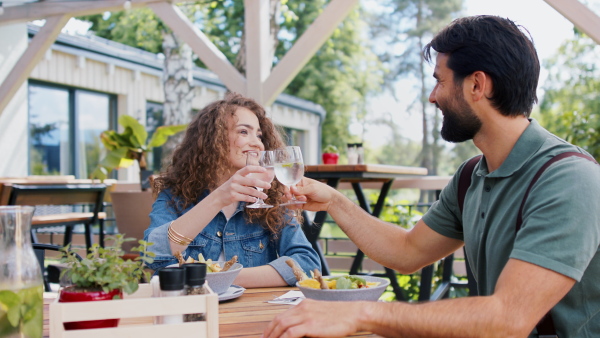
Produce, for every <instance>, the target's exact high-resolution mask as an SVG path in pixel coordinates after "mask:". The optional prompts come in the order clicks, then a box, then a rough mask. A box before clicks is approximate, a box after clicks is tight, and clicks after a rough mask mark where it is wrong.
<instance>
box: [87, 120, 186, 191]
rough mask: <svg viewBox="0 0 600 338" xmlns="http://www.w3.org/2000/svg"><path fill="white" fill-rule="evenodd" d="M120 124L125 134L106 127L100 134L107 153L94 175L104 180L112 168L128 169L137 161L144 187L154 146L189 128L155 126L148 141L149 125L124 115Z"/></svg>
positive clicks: (182, 125)
mask: <svg viewBox="0 0 600 338" xmlns="http://www.w3.org/2000/svg"><path fill="white" fill-rule="evenodd" d="M119 124H120V125H122V126H123V127H124V128H125V130H124V131H123V132H122V133H118V132H117V131H115V130H106V131H104V132H102V133H101V134H100V140H101V141H102V144H104V147H105V148H106V150H108V153H107V154H106V157H105V158H104V159H103V160H102V161H100V163H99V164H98V166H97V167H96V169H94V171H93V172H92V174H91V177H92V178H99V179H101V180H104V179H106V178H107V176H108V174H109V173H110V171H111V170H113V169H118V168H127V167H129V166H131V165H132V164H133V163H134V162H135V161H137V162H138V165H139V167H140V182H142V186H143V187H144V185H143V182H144V181H147V178H148V176H149V175H151V174H152V173H151V172H148V170H146V168H147V167H148V165H147V162H146V154H147V153H148V152H149V151H150V150H152V148H154V147H160V146H162V145H163V144H164V143H165V142H167V140H168V138H169V137H170V136H173V135H175V134H177V133H179V132H181V131H183V130H184V129H185V128H186V127H187V125H186V124H180V125H175V126H161V127H158V128H156V131H155V132H154V134H152V138H151V139H150V140H148V132H147V131H146V128H145V127H144V126H143V125H142V124H141V123H139V122H138V121H137V120H136V119H135V118H133V117H132V116H129V115H122V116H121V117H119ZM142 190H145V189H142Z"/></svg>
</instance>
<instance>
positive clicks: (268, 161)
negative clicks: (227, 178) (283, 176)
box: [246, 150, 275, 208]
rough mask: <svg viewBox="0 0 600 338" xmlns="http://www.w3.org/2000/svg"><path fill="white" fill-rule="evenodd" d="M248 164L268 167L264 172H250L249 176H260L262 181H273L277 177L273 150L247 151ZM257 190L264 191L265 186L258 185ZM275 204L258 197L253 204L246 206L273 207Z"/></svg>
mask: <svg viewBox="0 0 600 338" xmlns="http://www.w3.org/2000/svg"><path fill="white" fill-rule="evenodd" d="M246 156H247V157H246V165H257V166H261V167H263V168H265V169H267V171H266V172H264V173H250V174H248V176H249V177H252V178H258V179H259V180H261V181H265V182H267V183H271V182H272V181H273V178H275V173H274V169H273V162H274V161H273V160H274V153H273V151H271V150H266V151H249V152H247V153H246ZM256 190H258V191H263V188H259V187H256ZM272 207H273V206H272V205H270V204H267V203H265V202H264V201H263V200H262V199H260V198H257V199H256V202H254V203H253V204H248V205H246V208H272Z"/></svg>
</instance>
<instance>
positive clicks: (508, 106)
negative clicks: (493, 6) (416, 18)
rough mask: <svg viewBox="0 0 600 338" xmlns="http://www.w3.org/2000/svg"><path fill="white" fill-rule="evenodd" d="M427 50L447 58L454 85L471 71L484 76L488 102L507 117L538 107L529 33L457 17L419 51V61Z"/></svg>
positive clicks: (502, 22) (495, 20) (499, 21)
mask: <svg viewBox="0 0 600 338" xmlns="http://www.w3.org/2000/svg"><path fill="white" fill-rule="evenodd" d="M525 32H526V33H527V35H526V34H525ZM431 49H434V50H435V51H437V52H438V53H444V54H447V55H448V68H450V69H451V70H452V71H453V72H454V81H455V82H456V83H457V84H462V81H463V80H464V79H465V77H467V76H469V75H471V74H473V72H476V71H483V72H485V73H486V74H488V75H489V76H490V78H491V79H492V82H493V92H492V96H491V97H488V99H489V100H490V101H491V103H492V105H493V106H494V108H496V109H498V111H500V113H501V114H503V115H506V116H511V115H512V116H518V115H525V116H527V117H529V114H531V109H532V108H533V104H534V103H536V102H537V95H536V89H537V83H538V79H539V74H540V62H539V60H538V56H537V52H536V51H535V47H534V46H533V41H532V39H531V35H530V34H529V31H527V29H525V28H524V27H522V26H517V25H516V24H515V23H514V22H513V21H511V20H509V19H504V18H501V17H498V16H491V15H480V16H470V17H465V18H460V19H456V20H454V21H452V23H450V25H448V26H447V27H446V28H444V29H442V30H441V31H440V32H439V33H438V34H437V35H436V36H435V37H434V38H433V39H432V40H431V42H430V43H428V44H427V45H426V46H425V48H423V57H424V58H425V60H427V61H429V62H431Z"/></svg>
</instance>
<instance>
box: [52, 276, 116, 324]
mask: <svg viewBox="0 0 600 338" xmlns="http://www.w3.org/2000/svg"><path fill="white" fill-rule="evenodd" d="M115 296H119V297H120V298H121V299H123V292H122V291H121V290H119V289H117V290H112V291H111V292H104V291H102V290H81V289H77V288H75V287H74V286H67V287H65V288H63V289H62V290H61V291H60V295H59V298H58V301H59V302H61V303H69V302H90V301H102V300H113V299H114V297H115ZM64 325H65V330H87V329H98V328H104V327H117V326H118V325H119V319H118V318H116V319H102V320H87V321H82V322H68V323H64Z"/></svg>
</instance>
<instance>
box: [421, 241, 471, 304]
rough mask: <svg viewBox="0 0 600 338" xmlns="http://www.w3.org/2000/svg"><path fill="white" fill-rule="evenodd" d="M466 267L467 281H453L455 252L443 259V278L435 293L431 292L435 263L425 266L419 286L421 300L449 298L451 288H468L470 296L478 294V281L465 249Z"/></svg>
mask: <svg viewBox="0 0 600 338" xmlns="http://www.w3.org/2000/svg"><path fill="white" fill-rule="evenodd" d="M464 250H465V248H464V247H463V253H464V257H465V267H466V272H467V282H466V283H463V282H453V281H452V275H453V268H454V254H451V255H449V256H448V257H446V258H444V259H443V260H442V261H441V264H442V280H441V282H440V283H439V285H438V287H437V288H436V289H435V291H434V292H433V294H432V293H431V284H432V280H433V265H429V266H426V267H424V268H423V269H422V270H421V287H420V288H419V301H426V300H438V299H443V298H448V296H449V293H450V292H449V291H450V288H452V287H453V288H468V289H469V296H477V281H476V280H475V277H474V276H473V272H472V271H471V267H470V266H469V262H468V260H467V254H466V252H465V251H464Z"/></svg>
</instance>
